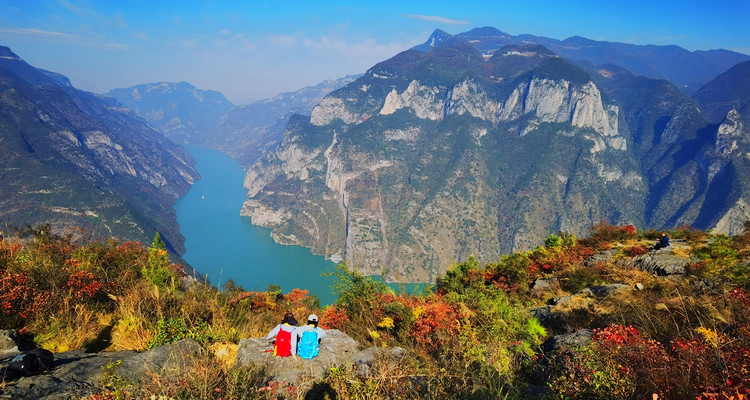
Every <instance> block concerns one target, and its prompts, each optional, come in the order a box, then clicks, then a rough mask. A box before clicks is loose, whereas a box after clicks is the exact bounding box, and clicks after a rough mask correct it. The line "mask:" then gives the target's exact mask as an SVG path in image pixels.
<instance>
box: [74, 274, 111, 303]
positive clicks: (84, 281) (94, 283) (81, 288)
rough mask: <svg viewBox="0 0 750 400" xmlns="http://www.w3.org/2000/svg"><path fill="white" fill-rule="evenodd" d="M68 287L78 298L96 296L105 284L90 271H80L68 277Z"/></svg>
mask: <svg viewBox="0 0 750 400" xmlns="http://www.w3.org/2000/svg"><path fill="white" fill-rule="evenodd" d="M68 287H69V288H70V289H71V291H72V296H73V297H74V298H76V299H79V300H80V299H82V298H86V297H88V298H92V297H94V296H96V295H97V294H98V293H100V291H101V290H102V288H103V287H104V285H102V283H101V282H99V281H98V280H97V279H96V277H94V274H92V273H91V272H89V271H78V272H76V273H74V274H73V275H71V276H70V278H68Z"/></svg>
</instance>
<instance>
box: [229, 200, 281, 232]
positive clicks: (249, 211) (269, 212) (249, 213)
mask: <svg viewBox="0 0 750 400" xmlns="http://www.w3.org/2000/svg"><path fill="white" fill-rule="evenodd" d="M240 215H242V216H246V217H251V218H252V219H253V224H255V225H260V226H265V227H267V228H273V227H274V226H278V225H279V224H281V223H282V222H284V221H286V220H288V219H290V218H291V215H290V214H289V213H288V212H286V211H280V210H274V209H271V208H269V207H266V206H265V205H263V204H261V203H260V202H259V201H257V200H253V199H249V200H246V201H245V203H244V204H243V205H242V210H240Z"/></svg>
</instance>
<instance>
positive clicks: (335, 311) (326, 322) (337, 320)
mask: <svg viewBox="0 0 750 400" xmlns="http://www.w3.org/2000/svg"><path fill="white" fill-rule="evenodd" d="M347 322H349V316H348V315H347V314H346V309H344V308H341V307H339V306H337V305H336V304H333V305H331V306H330V307H327V308H325V309H324V310H323V316H322V317H321V318H320V327H321V328H323V329H340V330H342V331H343V330H344V326H345V325H346V323H347Z"/></svg>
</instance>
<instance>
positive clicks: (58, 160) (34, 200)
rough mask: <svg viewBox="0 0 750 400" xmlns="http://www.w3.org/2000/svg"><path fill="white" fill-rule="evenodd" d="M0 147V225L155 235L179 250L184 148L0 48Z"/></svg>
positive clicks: (188, 162) (188, 172)
mask: <svg viewBox="0 0 750 400" xmlns="http://www.w3.org/2000/svg"><path fill="white" fill-rule="evenodd" d="M0 143H2V145H1V146H0V175H1V176H2V179H1V180H0V182H1V183H0V185H1V186H2V193H3V197H2V199H0V223H2V228H0V229H7V227H8V226H9V225H16V226H21V227H22V226H24V225H25V224H31V225H35V224H37V223H43V222H49V223H51V224H52V225H53V227H54V228H55V229H56V230H59V231H64V232H66V233H69V232H70V228H83V229H84V232H85V233H83V234H84V235H87V236H88V235H92V236H93V237H96V238H108V237H110V236H117V237H121V238H126V239H139V240H142V241H147V243H148V241H150V240H151V238H153V235H154V232H155V231H159V232H161V234H162V237H164V239H165V241H166V242H167V243H168V244H169V245H170V246H171V247H172V248H173V249H175V250H176V251H177V252H182V251H183V250H184V248H183V238H182V236H181V235H180V234H179V229H178V227H177V223H176V215H175V212H174V210H173V209H172V204H173V203H174V202H175V201H176V200H177V198H179V197H180V196H182V195H184V194H185V193H186V192H187V190H188V189H189V187H190V185H191V184H192V182H193V180H194V179H195V178H196V177H197V173H196V171H195V169H194V168H193V163H194V161H193V160H192V158H191V157H190V156H189V155H188V154H187V152H185V151H184V149H182V148H181V147H179V146H177V145H175V144H174V143H172V142H170V141H169V140H167V139H165V138H164V136H163V135H162V134H161V133H160V132H158V131H157V130H155V129H154V128H152V127H151V126H149V125H148V124H147V123H146V122H145V121H144V120H143V119H141V118H139V117H137V116H136V115H135V114H134V113H133V112H132V111H130V110H128V109H126V108H123V107H122V106H121V105H120V104H118V103H117V102H115V101H114V100H112V99H110V98H105V97H101V96H98V95H94V94H92V93H88V92H84V91H80V90H77V89H75V88H73V87H72V86H71V85H70V82H69V81H68V80H67V78H65V77H64V76H62V75H59V74H55V73H51V72H48V71H43V70H40V69H37V68H34V67H32V66H30V65H28V64H27V63H25V62H24V61H23V60H22V59H21V58H19V57H18V56H17V55H15V54H14V53H13V52H12V51H11V50H10V49H9V48H7V47H0ZM75 232H78V233H80V229H75Z"/></svg>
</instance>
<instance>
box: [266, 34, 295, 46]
mask: <svg viewBox="0 0 750 400" xmlns="http://www.w3.org/2000/svg"><path fill="white" fill-rule="evenodd" d="M268 42H269V43H270V44H272V45H274V46H282V47H294V46H296V45H297V37H296V36H293V35H271V36H269V37H268Z"/></svg>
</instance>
